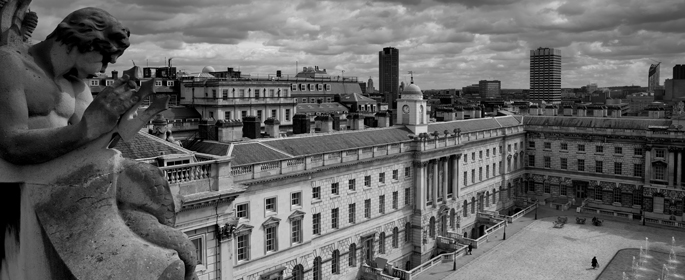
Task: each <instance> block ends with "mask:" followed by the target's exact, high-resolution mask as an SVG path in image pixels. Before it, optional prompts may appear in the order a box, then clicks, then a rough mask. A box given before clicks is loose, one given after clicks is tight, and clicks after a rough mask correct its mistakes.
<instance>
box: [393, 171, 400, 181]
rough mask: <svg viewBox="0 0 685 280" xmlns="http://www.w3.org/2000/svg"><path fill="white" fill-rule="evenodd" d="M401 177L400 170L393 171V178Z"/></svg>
mask: <svg viewBox="0 0 685 280" xmlns="http://www.w3.org/2000/svg"><path fill="white" fill-rule="evenodd" d="M399 178H400V171H399V170H397V169H395V170H393V171H392V179H393V180H398V179H399Z"/></svg>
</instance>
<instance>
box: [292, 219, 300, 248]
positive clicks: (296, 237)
mask: <svg viewBox="0 0 685 280" xmlns="http://www.w3.org/2000/svg"><path fill="white" fill-rule="evenodd" d="M290 233H291V234H290V241H291V243H293V244H297V243H302V220H300V219H297V220H292V222H291V223H290Z"/></svg>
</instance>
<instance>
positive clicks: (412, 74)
mask: <svg viewBox="0 0 685 280" xmlns="http://www.w3.org/2000/svg"><path fill="white" fill-rule="evenodd" d="M409 75H410V76H411V83H412V84H414V71H409Z"/></svg>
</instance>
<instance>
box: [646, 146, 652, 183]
mask: <svg viewBox="0 0 685 280" xmlns="http://www.w3.org/2000/svg"><path fill="white" fill-rule="evenodd" d="M650 180H652V147H649V146H648V147H646V149H645V185H646V186H648V185H650V182H649V181H650Z"/></svg>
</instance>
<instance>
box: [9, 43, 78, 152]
mask: <svg viewBox="0 0 685 280" xmlns="http://www.w3.org/2000/svg"><path fill="white" fill-rule="evenodd" d="M20 63H21V62H20V61H18V59H15V58H12V57H8V56H6V55H3V56H0V64H2V65H4V66H3V67H0V157H1V158H2V159H4V160H5V161H8V162H12V163H15V164H34V163H42V162H46V161H49V160H51V159H54V158H57V157H59V156H61V155H64V154H66V153H68V152H69V151H71V150H73V149H75V148H77V147H79V146H82V145H83V144H84V143H86V142H87V141H88V139H86V138H85V137H84V136H85V133H84V130H83V128H82V126H78V125H70V126H65V127H57V128H45V129H29V127H28V122H29V109H28V104H27V100H26V95H25V93H24V85H23V83H22V80H23V79H22V78H21V77H18V75H23V74H18V73H22V70H23V71H25V70H24V68H22V67H21V66H20V65H21V64H20Z"/></svg>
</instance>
